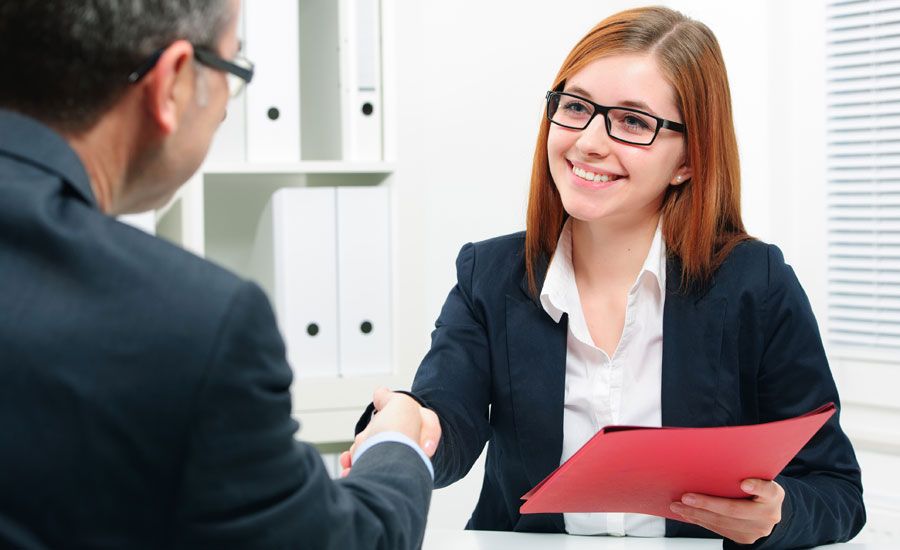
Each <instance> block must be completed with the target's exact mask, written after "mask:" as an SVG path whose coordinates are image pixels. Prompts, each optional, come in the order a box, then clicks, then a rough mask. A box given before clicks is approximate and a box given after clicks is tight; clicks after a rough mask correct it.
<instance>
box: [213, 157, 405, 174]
mask: <svg viewBox="0 0 900 550" xmlns="http://www.w3.org/2000/svg"><path fill="white" fill-rule="evenodd" d="M393 171H394V163H392V162H383V161H378V162H374V161H373V162H347V161H332V160H310V161H302V162H292V163H281V164H249V163H234V164H222V163H216V164H210V165H207V166H204V167H203V169H202V172H203V174H204V175H228V176H232V175H248V174H249V175H257V174H284V175H294V174H390V173H392V172H393Z"/></svg>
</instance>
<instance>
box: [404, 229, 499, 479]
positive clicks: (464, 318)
mask: <svg viewBox="0 0 900 550" xmlns="http://www.w3.org/2000/svg"><path fill="white" fill-rule="evenodd" d="M475 252H476V250H475V246H474V245H472V244H471V243H469V244H466V245H465V246H463V248H462V250H460V253H459V256H458V257H457V259H456V273H457V283H456V285H455V286H454V287H453V289H452V290H451V291H450V294H449V295H448V296H447V300H446V302H445V303H444V307H443V308H442V309H441V313H440V316H439V317H438V319H437V321H436V322H435V329H434V331H433V332H432V333H431V349H430V350H429V351H428V353H427V354H426V355H425V358H424V359H423V360H422V363H421V364H420V365H419V369H418V371H417V372H416V377H415V380H414V381H413V385H412V393H413V394H415V396H416V397H417V398H418V399H419V400H420V402H422V403H424V404H425V406H426V407H428V408H430V409H432V410H434V411H435V413H436V414H437V416H438V418H439V419H440V422H441V431H442V434H441V442H440V444H439V445H438V448H437V452H436V453H435V456H434V457H432V463H433V465H434V474H435V486H436V487H445V486H447V485H449V484H451V483H453V482H454V481H457V480H459V479H461V478H462V477H464V476H465V475H466V474H467V473H468V472H469V469H471V467H472V464H474V463H475V460H477V459H478V456H479V455H480V454H481V451H482V450H483V449H484V445H485V443H486V442H487V440H488V439H489V438H490V435H491V428H490V424H489V421H488V407H489V405H490V396H491V356H490V348H489V345H488V334H487V330H486V329H485V322H484V316H483V313H482V310H481V308H480V306H479V304H478V302H477V300H476V299H475V298H474V296H473V278H474V273H475V261H476V253H475Z"/></svg>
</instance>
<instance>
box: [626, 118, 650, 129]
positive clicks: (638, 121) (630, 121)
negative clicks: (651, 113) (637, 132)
mask: <svg viewBox="0 0 900 550" xmlns="http://www.w3.org/2000/svg"><path fill="white" fill-rule="evenodd" d="M623 120H624V122H625V124H626V125H627V126H630V127H632V128H639V129H641V130H647V129H649V128H650V125H648V124H647V123H646V122H644V120H643V119H642V118H639V117H636V116H626V117H625V118H624V119H623Z"/></svg>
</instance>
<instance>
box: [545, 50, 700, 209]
mask: <svg viewBox="0 0 900 550" xmlns="http://www.w3.org/2000/svg"><path fill="white" fill-rule="evenodd" d="M563 91H564V92H568V93H571V94H575V95H577V96H581V97H583V98H586V99H589V100H591V101H593V102H594V103H599V104H600V105H604V106H607V107H616V106H620V107H631V108H635V109H639V110H642V111H645V112H648V113H650V114H652V115H655V116H657V117H661V118H664V119H667V120H671V121H673V122H683V121H682V120H681V116H680V114H679V113H678V109H677V107H676V106H675V93H674V91H673V89H672V86H670V85H669V83H668V82H667V81H666V80H665V79H664V78H663V76H662V73H661V72H660V70H659V68H658V67H657V65H656V62H655V61H654V59H653V58H652V57H649V56H646V55H617V56H613V57H607V58H602V59H598V60H596V61H594V62H592V63H591V64H589V65H587V66H586V67H585V68H584V69H582V70H581V71H579V72H578V73H576V74H575V75H574V76H572V77H571V78H569V79H568V80H567V81H566V86H565V89H564V90H563ZM562 108H563V107H560V109H562ZM547 154H548V156H549V161H550V174H551V175H552V176H553V181H554V183H555V184H556V188H557V190H558V191H559V194H560V197H561V199H562V203H563V207H564V208H565V209H566V212H568V213H569V215H570V216H572V217H573V218H575V219H577V220H581V221H585V222H593V221H600V220H602V221H604V222H607V223H613V224H615V225H622V224H632V223H635V222H639V221H640V220H642V219H649V218H651V217H654V216H655V214H656V212H658V211H659V209H660V207H661V205H662V197H663V194H664V192H665V190H666V188H667V187H668V186H669V185H678V184H680V183H681V182H683V181H685V180H687V179H688V178H690V171H689V169H688V168H687V167H686V166H685V165H684V164H685V162H686V159H685V149H684V134H681V133H678V132H675V131H672V130H670V129H667V128H661V129H660V130H659V134H658V135H657V136H656V139H655V140H654V141H653V143H652V145H649V146H640V145H630V144H627V143H622V142H620V141H616V140H614V139H613V138H611V137H610V136H609V134H607V132H606V123H605V121H604V118H603V115H602V114H600V113H598V114H597V116H596V117H594V119H593V120H592V121H591V123H590V125H589V126H588V127H587V128H585V129H584V130H571V129H568V128H563V127H562V126H559V125H556V124H551V125H550V134H549V136H548V141H547ZM592 174H593V175H592ZM603 176H606V178H604V177H603ZM678 176H681V181H678V180H677V179H676V178H677V177H678ZM606 179H608V181H603V180H606Z"/></svg>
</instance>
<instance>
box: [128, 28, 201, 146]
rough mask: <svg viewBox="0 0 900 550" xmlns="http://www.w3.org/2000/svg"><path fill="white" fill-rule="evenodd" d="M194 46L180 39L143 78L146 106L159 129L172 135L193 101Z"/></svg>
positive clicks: (166, 50)
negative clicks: (189, 103)
mask: <svg viewBox="0 0 900 550" xmlns="http://www.w3.org/2000/svg"><path fill="white" fill-rule="evenodd" d="M193 60H194V47H193V46H192V45H191V43H190V42H188V41H187V40H177V41H175V42H173V43H172V44H171V45H169V47H168V48H166V49H165V50H164V51H163V53H162V54H161V55H160V56H159V60H158V61H157V62H156V65H155V66H154V67H153V70H151V71H150V72H149V73H147V76H146V77H145V78H144V79H142V80H141V86H143V88H144V105H145V107H146V109H147V112H148V113H149V114H150V118H151V119H152V120H153V121H154V122H155V123H156V125H157V127H158V128H159V131H160V132H161V133H162V134H164V135H170V134H172V133H174V132H175V131H176V130H177V129H178V125H179V123H180V121H181V115H182V113H183V112H184V110H185V108H186V107H187V105H188V102H189V101H193V99H192V98H193V95H194V69H193Z"/></svg>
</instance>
